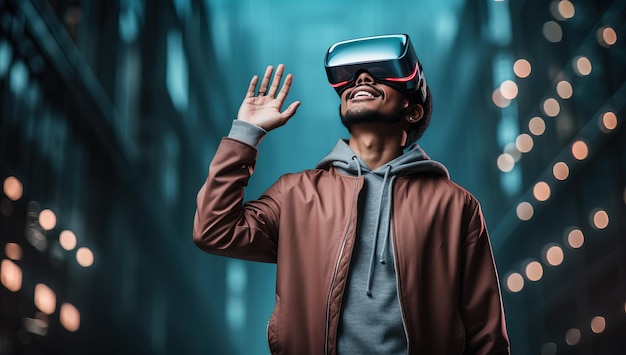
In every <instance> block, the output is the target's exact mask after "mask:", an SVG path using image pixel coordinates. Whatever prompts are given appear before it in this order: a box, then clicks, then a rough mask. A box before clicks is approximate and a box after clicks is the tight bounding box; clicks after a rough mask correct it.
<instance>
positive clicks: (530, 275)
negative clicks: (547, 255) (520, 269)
mask: <svg viewBox="0 0 626 355" xmlns="http://www.w3.org/2000/svg"><path fill="white" fill-rule="evenodd" d="M525 272H526V278H527V279H529V280H530V281H539V280H541V278H542V277H543V266H541V263H540V262H538V261H531V262H529V263H528V264H527V265H526V269H525Z"/></svg>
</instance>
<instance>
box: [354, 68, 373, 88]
mask: <svg viewBox="0 0 626 355" xmlns="http://www.w3.org/2000/svg"><path fill="white" fill-rule="evenodd" d="M374 82H375V81H374V77H373V76H372V75H371V74H370V73H368V72H367V71H362V72H360V73H359V74H357V76H356V81H355V83H356V85H361V84H373V83H374Z"/></svg>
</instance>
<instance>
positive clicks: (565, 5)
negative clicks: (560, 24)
mask: <svg viewBox="0 0 626 355" xmlns="http://www.w3.org/2000/svg"><path fill="white" fill-rule="evenodd" d="M558 10H559V14H560V15H561V16H562V17H563V18H565V19H570V18H572V17H574V15H575V14H576V9H575V8H574V4H572V3H571V2H570V1H568V0H561V1H559V4H558Z"/></svg>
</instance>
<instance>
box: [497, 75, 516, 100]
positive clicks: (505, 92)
mask: <svg viewBox="0 0 626 355" xmlns="http://www.w3.org/2000/svg"><path fill="white" fill-rule="evenodd" d="M500 94H501V95H502V97H503V98H505V99H506V100H513V99H514V98H516V97H517V94H518V89H517V84H516V83H515V82H514V81H513V80H505V81H503V82H502V84H500Z"/></svg>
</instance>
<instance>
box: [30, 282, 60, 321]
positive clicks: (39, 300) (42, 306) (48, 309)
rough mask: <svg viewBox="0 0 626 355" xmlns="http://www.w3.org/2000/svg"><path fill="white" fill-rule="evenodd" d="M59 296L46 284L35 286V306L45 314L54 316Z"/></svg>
mask: <svg viewBox="0 0 626 355" xmlns="http://www.w3.org/2000/svg"><path fill="white" fill-rule="evenodd" d="M56 302H57V296H56V294H55V293H54V291H52V289H51V288H50V287H48V286H46V285H45V284H42V283H38V284H37V285H35V306H36V307H37V308H38V309H39V310H40V311H42V312H43V313H45V314H48V315H50V314H52V313H54V310H55V309H56Z"/></svg>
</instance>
